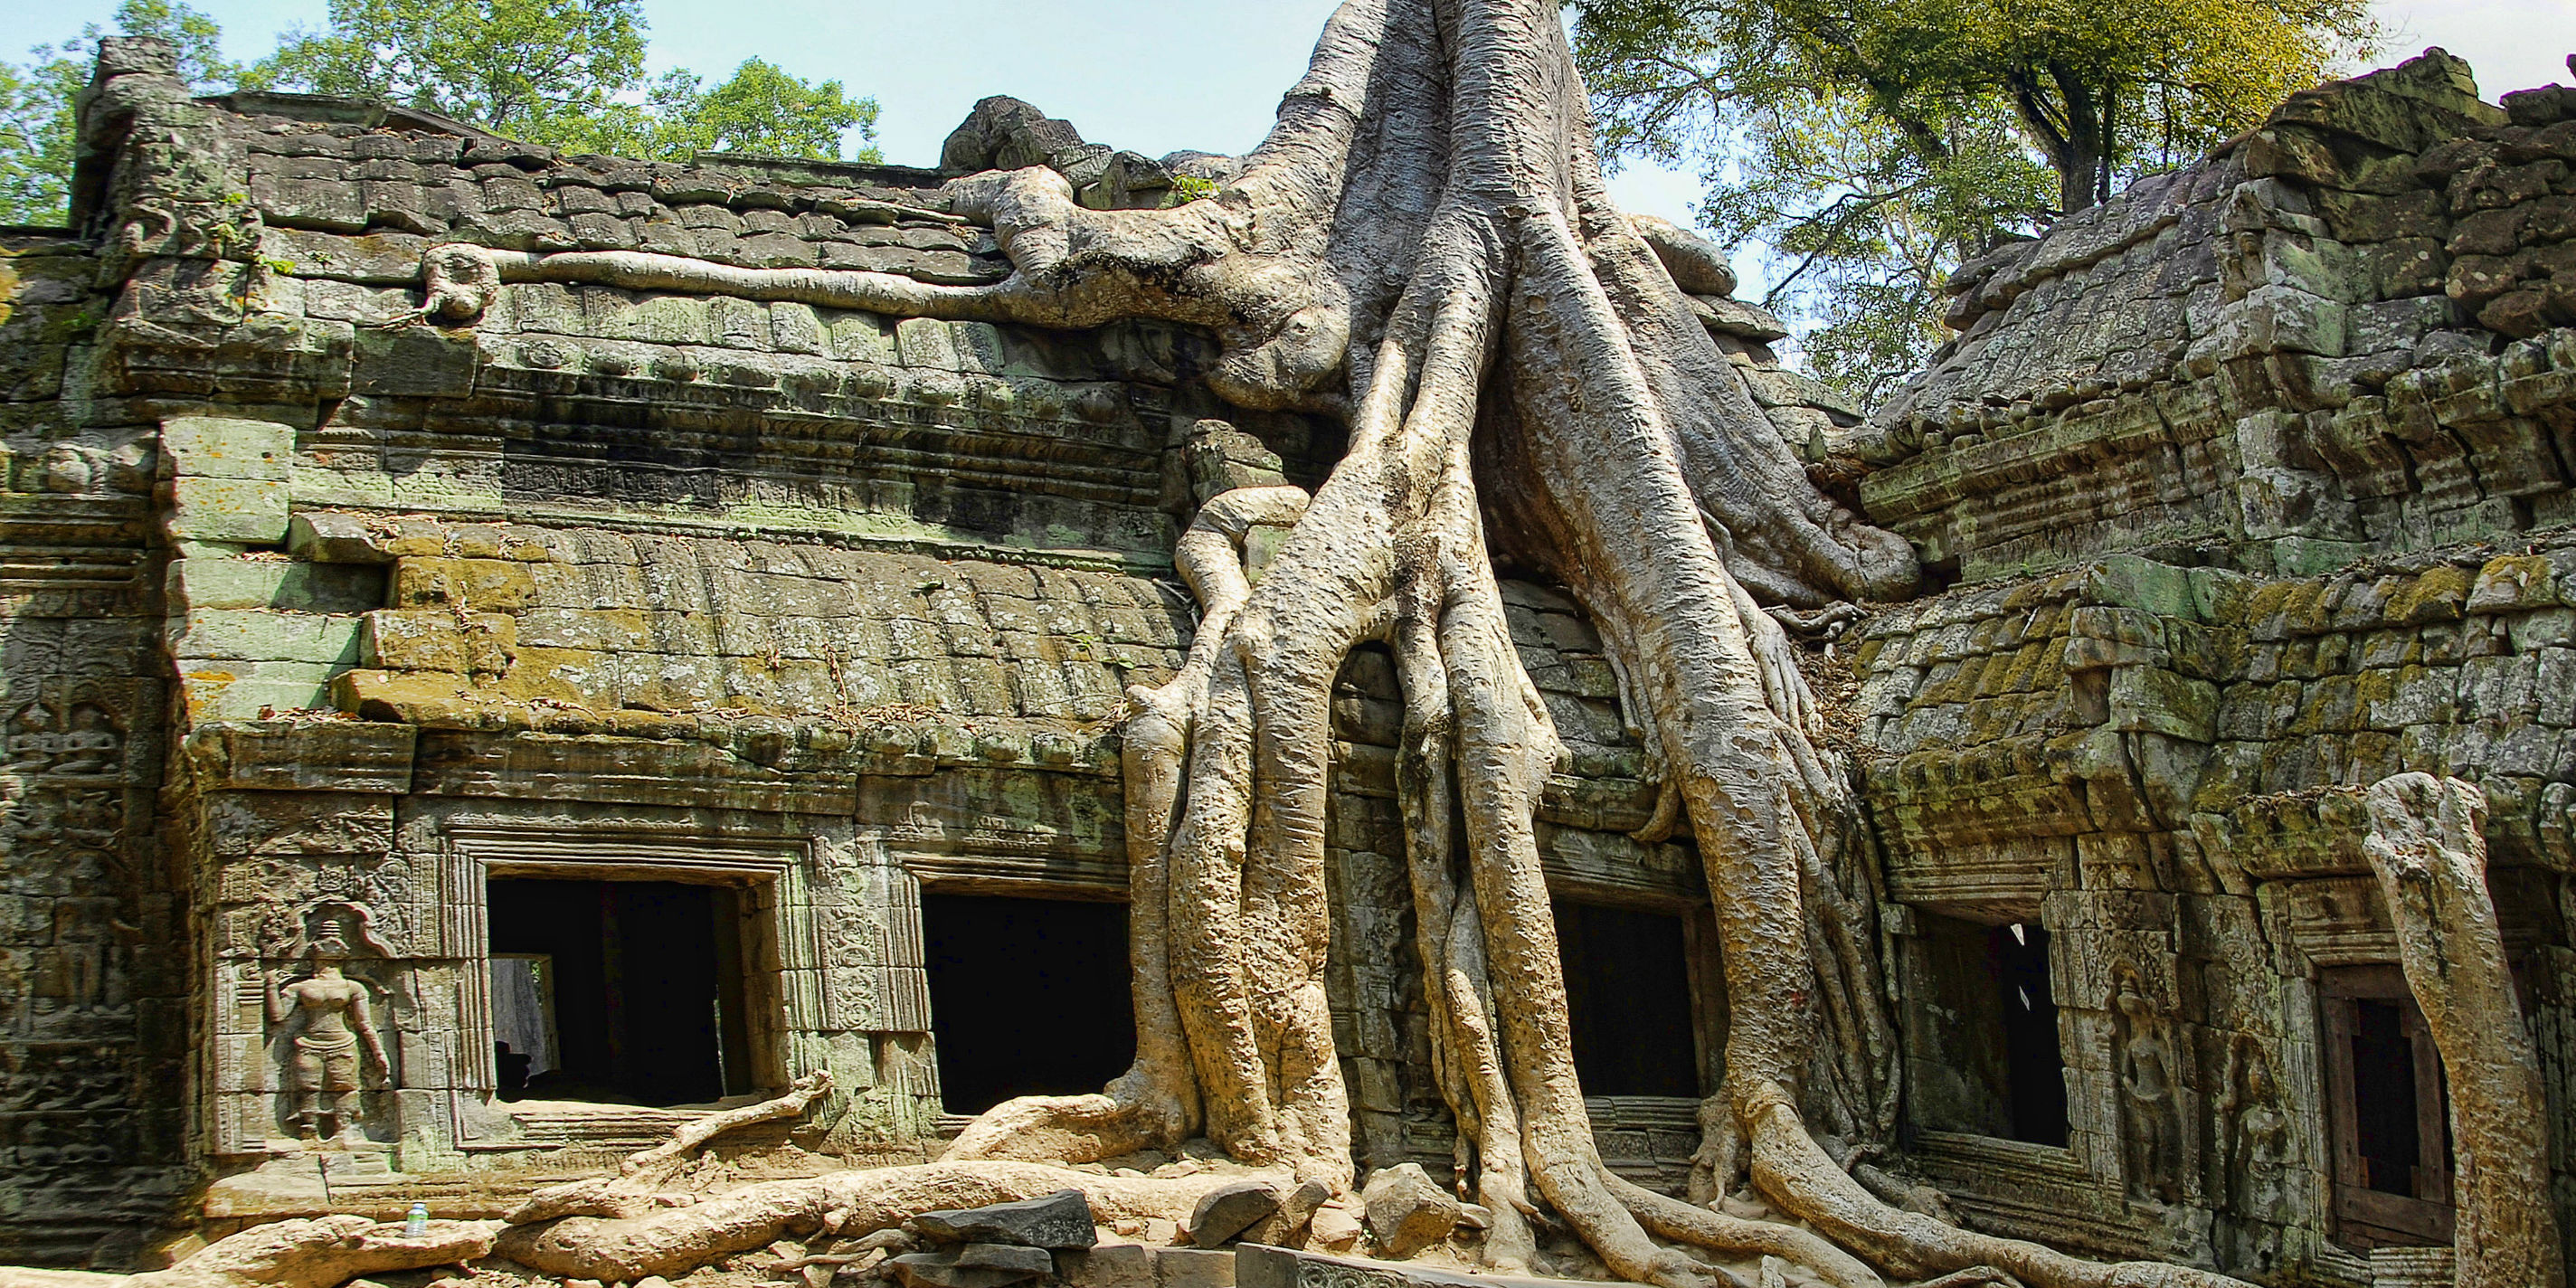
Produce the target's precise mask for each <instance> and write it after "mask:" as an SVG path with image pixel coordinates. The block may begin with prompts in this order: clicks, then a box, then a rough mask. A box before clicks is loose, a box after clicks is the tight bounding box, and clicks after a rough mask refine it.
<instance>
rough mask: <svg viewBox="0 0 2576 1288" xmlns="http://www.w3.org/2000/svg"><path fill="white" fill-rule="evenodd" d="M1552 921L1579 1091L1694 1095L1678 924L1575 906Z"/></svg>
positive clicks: (1694, 1059) (1686, 970) (1685, 953)
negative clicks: (1562, 966)
mask: <svg viewBox="0 0 2576 1288" xmlns="http://www.w3.org/2000/svg"><path fill="white" fill-rule="evenodd" d="M1555 913H1556V942H1557V952H1558V954H1559V956H1560V957H1561V958H1562V960H1563V962H1564V967H1565V1000H1566V1009H1567V1012H1568V1018H1569V1019H1570V1020H1571V1022H1572V1028H1573V1037H1574V1071H1575V1074H1576V1076H1577V1077H1579V1078H1580V1079H1581V1080H1582V1082H1583V1093H1584V1094H1585V1095H1588V1096H1697V1095H1699V1094H1700V1085H1699V1082H1700V1080H1699V1058H1698V1043H1697V1042H1696V1041H1695V1039H1694V1036H1693V1033H1692V1024H1691V996H1690V965H1689V950H1688V947H1687V944H1686V943H1685V940H1684V936H1683V932H1682V919H1681V918H1680V917H1677V916H1673V915H1671V914H1669V913H1658V912H1639V911H1636V910H1633V909H1628V908H1606V907H1600V906H1597V905H1593V904H1582V903H1559V904H1557V905H1555Z"/></svg>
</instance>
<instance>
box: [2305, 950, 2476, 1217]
mask: <svg viewBox="0 0 2576 1288" xmlns="http://www.w3.org/2000/svg"><path fill="white" fill-rule="evenodd" d="M2319 991H2320V992H2322V993H2323V994H2324V1011H2325V1014H2324V1020H2325V1024H2324V1028H2325V1043H2324V1045H2325V1055H2326V1099H2327V1108H2328V1115H2327V1116H2328V1125H2329V1127H2330V1129H2331V1131H2332V1133H2333V1144H2334V1151H2333V1152H2334V1175H2335V1218H2336V1226H2337V1229H2338V1237H2339V1238H2340V1240H2341V1241H2342V1242H2344V1243H2346V1244H2348V1245H2351V1246H2354V1247H2361V1248H2370V1247H2391V1246H2410V1245H2412V1246H2421V1245H2428V1244H2442V1243H2448V1242H2450V1241H2451V1238H2452V1228H2453V1212H2452V1207H2451V1171H2452V1168H2453V1166H2454V1159H2453V1158H2452V1153H2451V1130H2450V1121H2451V1119H2450V1101H2449V1089H2448V1087H2447V1086H2446V1085H2445V1084H2444V1081H2443V1073H2442V1057H2441V1052H2440V1050H2439V1049H2437V1048H2436V1047H2435V1046H2434V1045H2433V1037H2432V1031H2431V1030H2430V1029H2428V1028H2426V1027H2425V1024H2424V1016H2423V1013H2422V1012H2421V1011H2419V1010H2417V1009H2416V1006H2415V999H2414V997H2413V996H2412V995H2411V994H2410V993H2409V992H2408V991H2407V988H2406V981H2405V977H2404V976H2403V975H2401V974H2399V973H2398V971H2397V969H2396V968H2395V967H2390V966H2362V967H2348V968H2344V969H2340V970H2333V971H2327V972H2325V973H2324V974H2323V975H2322V976H2321V977H2320V980H2319Z"/></svg>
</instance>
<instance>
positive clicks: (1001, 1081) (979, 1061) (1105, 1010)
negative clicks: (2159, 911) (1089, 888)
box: [921, 892, 1136, 1114]
mask: <svg viewBox="0 0 2576 1288" xmlns="http://www.w3.org/2000/svg"><path fill="white" fill-rule="evenodd" d="M921 928H922V948H923V959H924V964H925V965H926V966H927V967H928V968H929V976H930V1027H931V1038H932V1041H933V1043H934V1044H935V1046H936V1047H937V1050H938V1053H939V1091H940V1100H941V1104H942V1106H943V1107H944V1108H945V1109H946V1110H947V1111H948V1112H949V1113H952V1114H980V1113H982V1112H984V1111H985V1110H987V1109H990V1108H992V1107H993V1106H995V1105H998V1104H1000V1103H1002V1102H1003V1101H1005V1100H1008V1099H1010V1098H1011V1097H1013V1096H1036V1095H1077V1094H1082V1093H1086V1092H1095V1091H1098V1090H1100V1089H1101V1087H1103V1086H1105V1085H1107V1084H1108V1082H1109V1080H1110V1079H1112V1078H1115V1077H1117V1076H1118V1075H1119V1074H1121V1073H1124V1072H1126V1071H1127V1066H1128V1065H1129V1064H1130V1063H1132V1062H1133V1061H1134V1060H1135V1057H1136V1012H1135V997H1134V991H1133V986H1132V984H1131V983H1130V981H1129V979H1128V975H1127V907H1126V905H1125V904H1120V903H1093V902H1085V901H1080V900H1071V899H1027V898H1019V897H1016V896H999V895H960V894H933V893H928V892H925V893H924V894H923V895H922V896H921Z"/></svg>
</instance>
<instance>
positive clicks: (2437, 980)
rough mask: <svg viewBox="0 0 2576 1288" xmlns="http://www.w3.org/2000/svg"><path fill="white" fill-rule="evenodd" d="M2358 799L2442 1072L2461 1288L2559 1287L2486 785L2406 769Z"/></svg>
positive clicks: (2561, 1270)
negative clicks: (2454, 1165) (2365, 807)
mask: <svg viewBox="0 0 2576 1288" xmlns="http://www.w3.org/2000/svg"><path fill="white" fill-rule="evenodd" d="M2367 801H2368V804H2369V808H2370V828H2371V830H2370V837H2369V839H2368V840H2367V841H2365V842H2364V849H2365V850H2366V851H2367V852H2368V854H2369V855H2370V866H2371V869H2372V870H2373V871H2375V872H2377V873H2378V874H2379V888H2380V890H2381V891H2382V892H2383V893H2384V894H2386V895H2387V896H2388V914H2389V918H2390V920H2391V921H2393V922H2394V923H2395V924H2396V927H2397V952H2398V957H2399V960H2400V961H2401V962H2402V963H2403V964H2404V966H2405V969H2406V983H2407V986H2408V987H2409V988H2410V989H2412V990H2413V992H2414V994H2415V1002H2416V1005H2418V1006H2420V1007H2421V1008H2423V1011H2424V1023H2425V1026H2426V1027H2427V1028H2430V1029H2431V1030H2432V1032H2433V1045H2434V1046H2436V1047H2438V1048H2440V1050H2441V1052H2442V1069H2443V1072H2444V1073H2445V1074H2446V1075H2448V1078H2449V1086H2450V1098H2451V1139H2452V1144H2453V1148H2454V1149H2456V1150H2457V1151H2458V1156H2459V1181H2458V1212H2459V1227H2458V1229H2459V1233H2458V1238H2457V1242H2456V1244H2455V1245H2454V1246H2455V1247H2456V1249H2457V1252H2458V1266H2459V1270H2458V1273H2459V1285H2460V1288H2504V1285H2507V1284H2512V1285H2518V1286H2519V1285H2528V1286H2529V1288H2558V1286H2559V1285H2561V1284H2564V1283H2565V1282H2566V1281H2567V1276H2566V1269H2565V1267H2564V1266H2563V1265H2562V1264H2561V1263H2560V1245H2559V1241H2558V1219H2557V1214H2556V1212H2555V1211H2554V1209H2553V1208H2552V1207H2551V1205H2550V1203H2549V1127H2548V1114H2547V1110H2548V1105H2547V1101H2546V1098H2545V1096H2544V1094H2543V1092H2542V1089H2541V1079H2540V1058H2539V1055H2538V1054H2537V1053H2536V1052H2535V1051H2534V1050H2533V1048H2532V1043H2531V1030H2530V1029H2528V1028H2526V1027H2525V1026H2524V1024H2523V1019H2522V1004H2521V1003H2520V1001H2518V1000H2517V999H2516V997H2515V995H2514V985H2513V971H2512V968H2511V967H2510V966H2508V965H2507V964H2506V962H2505V954H2504V937H2503V935H2502V934H2501V932H2499V930H2498V929H2497V926H2496V911H2495V901H2494V899H2493V898H2491V897H2490V896H2489V894H2488V892H2487V844H2486V821H2487V798H2486V793H2485V792H2483V791H2480V790H2479V789H2478V787H2477V785H2476V784H2474V783H2468V782H2463V781H2461V780H2460V779H2457V778H2435V777H2433V776H2432V775H2430V774H2422V773H2409V774H2398V775H2396V776H2394V777H2390V778H2383V779H2381V780H2380V781H2379V782H2378V783H2377V784H2376V785H2375V786H2373V787H2372V788H2371V789H2370V793H2369V796H2368V797H2367Z"/></svg>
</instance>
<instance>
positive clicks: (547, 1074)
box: [484, 877, 754, 1106]
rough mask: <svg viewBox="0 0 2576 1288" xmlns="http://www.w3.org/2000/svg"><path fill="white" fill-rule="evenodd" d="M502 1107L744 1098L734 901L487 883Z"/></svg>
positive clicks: (654, 889)
mask: <svg viewBox="0 0 2576 1288" xmlns="http://www.w3.org/2000/svg"><path fill="white" fill-rule="evenodd" d="M484 889H485V898H486V900H487V904H488V908H489V913H490V926H491V958H492V1020H493V1039H494V1047H495V1050H494V1052H493V1054H494V1057H495V1063H496V1065H497V1066H498V1072H499V1075H500V1090H501V1095H502V1098H503V1099H510V1100H515V1099H521V1098H533V1099H542V1100H588V1101H602V1102H608V1103H617V1104H641V1105H656V1106H671V1105H690V1104H703V1103H707V1102H710V1101H714V1100H719V1099H722V1098H723V1097H725V1096H728V1095H741V1094H744V1093H747V1092H750V1091H752V1090H753V1089H754V1086H753V1081H752V1062H751V1059H750V1022H749V1019H750V1017H749V1004H750V997H749V987H748V982H747V980H746V977H745V971H744V968H743V963H744V955H743V937H742V927H741V919H742V901H741V892H740V891H738V890H735V889H733V888H731V887H728V886H710V885H684V884H681V883H678V882H671V881H558V880H549V879H538V878H521V877H495V878H492V879H491V880H490V881H488V882H486V884H485V888H484Z"/></svg>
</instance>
